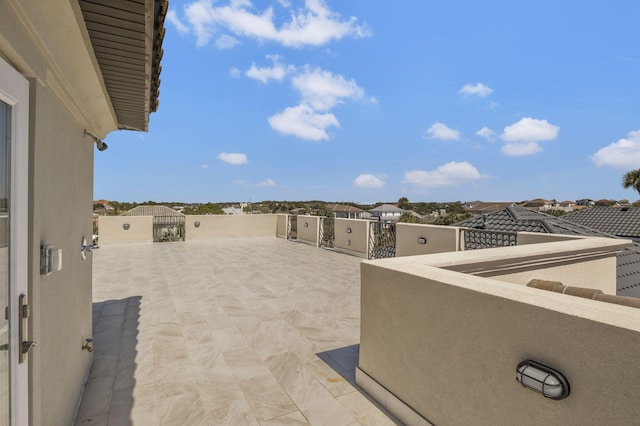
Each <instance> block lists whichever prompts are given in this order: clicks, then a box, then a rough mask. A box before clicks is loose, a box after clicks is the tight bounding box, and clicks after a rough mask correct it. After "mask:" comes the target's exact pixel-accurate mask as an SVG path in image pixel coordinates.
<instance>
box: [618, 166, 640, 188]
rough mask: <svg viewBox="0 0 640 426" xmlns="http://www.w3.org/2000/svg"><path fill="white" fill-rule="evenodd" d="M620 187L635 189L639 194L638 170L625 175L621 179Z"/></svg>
mask: <svg viewBox="0 0 640 426" xmlns="http://www.w3.org/2000/svg"><path fill="white" fill-rule="evenodd" d="M622 187H623V188H624V189H629V188H632V189H635V190H636V191H637V192H638V194H640V169H637V170H631V171H629V172H627V173H625V174H624V176H623V177H622Z"/></svg>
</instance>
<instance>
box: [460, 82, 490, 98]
mask: <svg viewBox="0 0 640 426" xmlns="http://www.w3.org/2000/svg"><path fill="white" fill-rule="evenodd" d="M492 92H493V89H492V88H491V87H489V86H486V85H484V84H482V83H476V84H475V85H474V84H465V85H464V86H463V87H462V89H460V90H458V93H460V94H461V95H465V96H470V95H476V96H480V97H483V98H484V97H486V96H489V95H490V94H491V93H492Z"/></svg>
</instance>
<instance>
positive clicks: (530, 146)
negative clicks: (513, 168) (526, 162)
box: [501, 142, 542, 157]
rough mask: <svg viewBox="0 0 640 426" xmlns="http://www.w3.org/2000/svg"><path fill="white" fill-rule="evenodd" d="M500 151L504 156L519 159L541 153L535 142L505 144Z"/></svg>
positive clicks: (540, 148)
mask: <svg viewBox="0 0 640 426" xmlns="http://www.w3.org/2000/svg"><path fill="white" fill-rule="evenodd" d="M501 151H502V153H503V154H505V155H510V156H513V157H519V156H523V155H532V154H536V153H538V152H541V151H542V147H541V146H540V145H539V144H538V143H537V142H518V143H506V144H504V145H503V146H502V148H501Z"/></svg>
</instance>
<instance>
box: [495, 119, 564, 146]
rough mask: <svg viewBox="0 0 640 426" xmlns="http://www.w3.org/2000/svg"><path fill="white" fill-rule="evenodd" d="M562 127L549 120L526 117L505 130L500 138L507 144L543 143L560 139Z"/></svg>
mask: <svg viewBox="0 0 640 426" xmlns="http://www.w3.org/2000/svg"><path fill="white" fill-rule="evenodd" d="M559 131H560V127H558V126H556V125H553V124H551V123H549V122H548V121H547V120H537V119H535V118H531V117H525V118H523V119H521V120H520V121H518V122H517V123H513V124H512V125H510V126H507V127H505V128H504V131H503V133H502V134H501V135H500V138H501V139H502V140H504V141H507V142H541V141H550V140H553V139H555V138H557V137H558V132H559Z"/></svg>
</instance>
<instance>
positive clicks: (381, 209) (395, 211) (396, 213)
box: [369, 204, 404, 222]
mask: <svg viewBox="0 0 640 426" xmlns="http://www.w3.org/2000/svg"><path fill="white" fill-rule="evenodd" d="M403 212H404V210H402V209H401V208H400V207H397V206H394V205H393V204H382V205H381V206H378V207H376V208H373V209H371V210H369V213H371V216H372V217H373V218H374V219H377V220H380V221H383V222H397V221H399V220H400V216H402V213H403Z"/></svg>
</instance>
